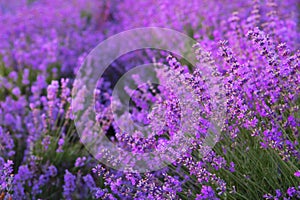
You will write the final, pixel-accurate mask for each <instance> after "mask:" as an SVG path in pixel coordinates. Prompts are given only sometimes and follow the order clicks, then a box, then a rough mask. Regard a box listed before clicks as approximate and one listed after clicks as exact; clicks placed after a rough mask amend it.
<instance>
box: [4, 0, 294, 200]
mask: <svg viewBox="0 0 300 200" xmlns="http://www.w3.org/2000/svg"><path fill="white" fill-rule="evenodd" d="M0 5H1V3H0ZM299 6H300V3H299V1H297V0H290V1H279V0H278V1H277V0H263V1H258V0H253V1H227V0H225V1H218V0H215V1H206V0H201V1H199V0H191V1H180V0H178V1H170V0H163V1H159V2H157V3H153V2H152V1H150V0H149V1H148V0H146V1H139V2H138V1H132V0H124V1H119V0H111V1H96V0H92V1H85V0H72V1H62V0H52V1H48V0H40V1H28V2H25V1H19V2H17V3H16V2H15V1H11V2H9V3H7V5H4V6H2V5H1V11H0V21H1V29H0V50H1V51H0V58H1V59H0V80H1V81H0V200H1V199H11V198H12V199H61V198H64V199H197V200H200V199H261V198H265V199H298V198H300V164H299V163H300V151H299V149H300V144H299V142H300V139H299V137H300V136H299V130H300V129H299V127H300V115H299V113H300V111H299V106H300V98H299V94H300V50H299V47H300V41H299V38H300V37H299V36H300V31H299V23H300V22H299V21H298V20H299V19H300V18H299ZM141 8H142V9H141ZM144 26H160V27H168V28H172V29H175V30H178V31H181V32H184V33H186V34H188V35H189V36H190V37H192V38H194V39H195V40H197V42H198V44H195V45H194V47H195V48H194V49H191V50H190V51H194V52H195V54H196V56H197V65H196V66H191V65H190V64H189V63H186V61H185V60H184V59H181V58H178V57H176V55H169V56H166V52H159V51H158V52H155V51H153V52H152V51H145V52H142V51H140V52H133V53H132V54H128V55H125V56H123V57H121V58H119V59H118V60H117V61H115V62H114V63H112V66H111V71H108V73H110V74H109V75H108V77H109V78H108V79H101V81H99V83H98V87H97V88H96V89H95V92H94V99H95V100H96V105H95V111H96V115H95V117H96V120H97V121H98V122H99V124H100V125H101V129H102V131H103V132H104V133H105V134H106V136H107V137H109V139H110V140H111V141H113V142H115V143H116V144H118V146H119V147H122V148H123V149H126V150H128V151H130V152H132V153H133V154H135V155H139V154H140V153H144V152H148V151H151V150H152V149H154V148H157V149H164V147H165V146H167V145H168V144H170V143H172V142H173V143H174V144H173V145H177V146H180V139H178V135H177V134H178V127H179V126H180V123H181V120H184V119H181V115H182V113H184V112H182V111H181V110H180V105H179V102H178V99H176V95H175V92H178V91H172V90H169V89H168V88H163V87H160V86H156V85H153V84H148V85H144V86H143V87H139V89H138V90H133V89H131V88H130V87H127V88H126V89H125V91H126V92H127V93H128V94H129V95H132V96H131V105H130V109H131V110H130V112H131V113H132V116H133V120H134V121H135V122H137V123H141V124H149V123H150V122H149V120H152V123H151V124H152V125H153V124H154V126H153V127H152V128H153V130H155V131H154V132H155V133H153V135H150V136H148V138H141V137H140V134H139V133H136V132H134V133H129V132H126V131H123V130H121V129H120V128H119V127H118V124H117V123H116V122H115V121H114V118H113V115H112V113H111V112H110V109H109V108H110V98H111V94H112V89H113V88H112V85H114V83H115V81H116V79H117V78H118V77H119V76H120V74H122V73H124V72H125V70H128V69H130V68H132V67H133V66H134V65H136V64H139V63H140V62H142V63H145V62H146V63H147V62H151V61H152V60H153V59H154V58H153V57H155V60H156V61H158V63H156V64H157V65H160V64H165V65H167V66H168V73H169V74H176V77H177V78H178V79H180V80H181V81H182V83H183V85H184V87H186V88H189V89H190V90H191V91H192V92H193V94H196V97H197V98H196V102H192V101H194V100H195V99H193V98H192V97H187V98H186V101H187V102H188V103H191V104H192V105H193V106H194V109H195V113H196V117H195V118H194V119H193V120H194V121H192V122H191V123H192V127H195V129H194V131H193V132H191V133H189V134H190V138H191V139H190V140H189V142H190V144H191V146H190V148H189V149H188V150H187V151H186V152H185V153H184V154H182V155H180V157H179V158H178V159H177V160H176V161H173V162H172V163H171V164H170V165H168V166H166V167H164V168H162V169H160V170H158V171H155V172H146V173H142V174H140V173H134V172H122V171H117V170H114V169H111V168H109V167H107V166H105V165H103V164H100V163H98V162H97V160H96V159H95V158H94V157H93V156H92V155H91V154H90V153H89V152H88V151H87V150H86V149H85V147H84V145H83V144H82V143H81V142H80V139H79V137H78V134H77V131H76V128H75V124H74V115H73V114H74V112H77V111H80V110H81V109H83V108H84V107H83V106H82V105H81V104H82V102H76V107H75V108H74V107H73V108H74V109H76V110H72V108H71V106H70V104H71V90H72V89H75V90H78V91H82V92H84V90H83V88H84V87H82V86H81V85H76V84H75V85H74V88H73V82H74V75H76V73H77V70H78V67H79V66H80V64H81V63H82V62H83V60H84V58H85V57H86V55H87V54H88V53H89V51H90V50H91V48H93V47H94V46H95V45H96V44H97V43H98V42H100V41H102V40H103V39H105V38H107V37H109V36H111V35H113V34H115V33H118V32H120V31H123V30H128V29H131V28H134V27H144ZM179 45H180V44H179ZM133 59H134V60H135V61H133ZM207 66H210V68H211V71H209V73H210V74H211V76H212V77H213V79H215V80H217V81H218V84H219V85H220V88H219V89H220V90H222V91H224V94H218V93H216V94H211V93H210V92H211V91H210V90H209V86H210V84H213V83H215V82H213V80H211V79H209V78H208V77H206V76H204V75H203V74H202V71H204V70H207V69H206V68H207ZM155 77H156V78H157V79H159V80H160V81H161V82H163V83H165V84H166V85H169V86H171V87H172V86H173V88H174V87H175V88H176V87H178V85H176V81H172V79H171V78H170V77H164V76H163V75H162V73H160V71H159V70H158V71H157V72H156V74H155ZM140 78H141V77H137V76H135V77H132V80H133V81H134V83H135V84H136V85H139V82H140ZM178 90H179V88H178ZM214 95H217V96H218V95H224V96H222V98H225V99H226V101H225V102H221V101H220V102H215V98H214V97H216V96H214ZM218 103H224V106H225V114H224V116H223V115H221V114H220V113H219V114H220V115H221V116H222V117H224V118H225V119H223V120H224V121H225V123H224V124H222V127H220V128H221V130H222V134H221V136H220V137H219V138H217V139H218V142H217V144H216V146H215V147H214V148H213V149H212V150H211V151H209V152H207V153H206V154H204V155H203V156H201V154H202V153H203V143H204V142H203V139H204V138H205V137H206V136H207V135H208V134H209V130H210V128H211V126H212V124H211V122H210V119H214V118H218V117H220V116H219V115H216V114H215V112H214V111H215V110H216V105H217V104H218ZM152 104H157V105H159V106H158V107H156V108H155V109H153V111H152V113H151V116H149V115H148V114H149V108H150V105H152ZM83 112H84V111H83ZM186 112H189V111H186ZM163 113H165V114H163ZM161 121H163V122H164V124H163V123H162V122H161ZM153 122H154V123H153ZM88 129H89V124H86V130H88ZM187 130H190V129H187ZM91 137H92V136H91ZM174 153H176V152H174ZM101 156H104V157H106V158H107V159H111V158H110V154H109V152H103V154H102V155H101ZM123 158H124V157H123ZM130 162H131V161H130V160H129V161H128V164H130ZM134 164H135V163H133V164H132V168H133V169H134V167H135V166H136V165H134ZM150 164H152V165H155V164H157V163H155V162H154V163H150Z"/></svg>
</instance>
